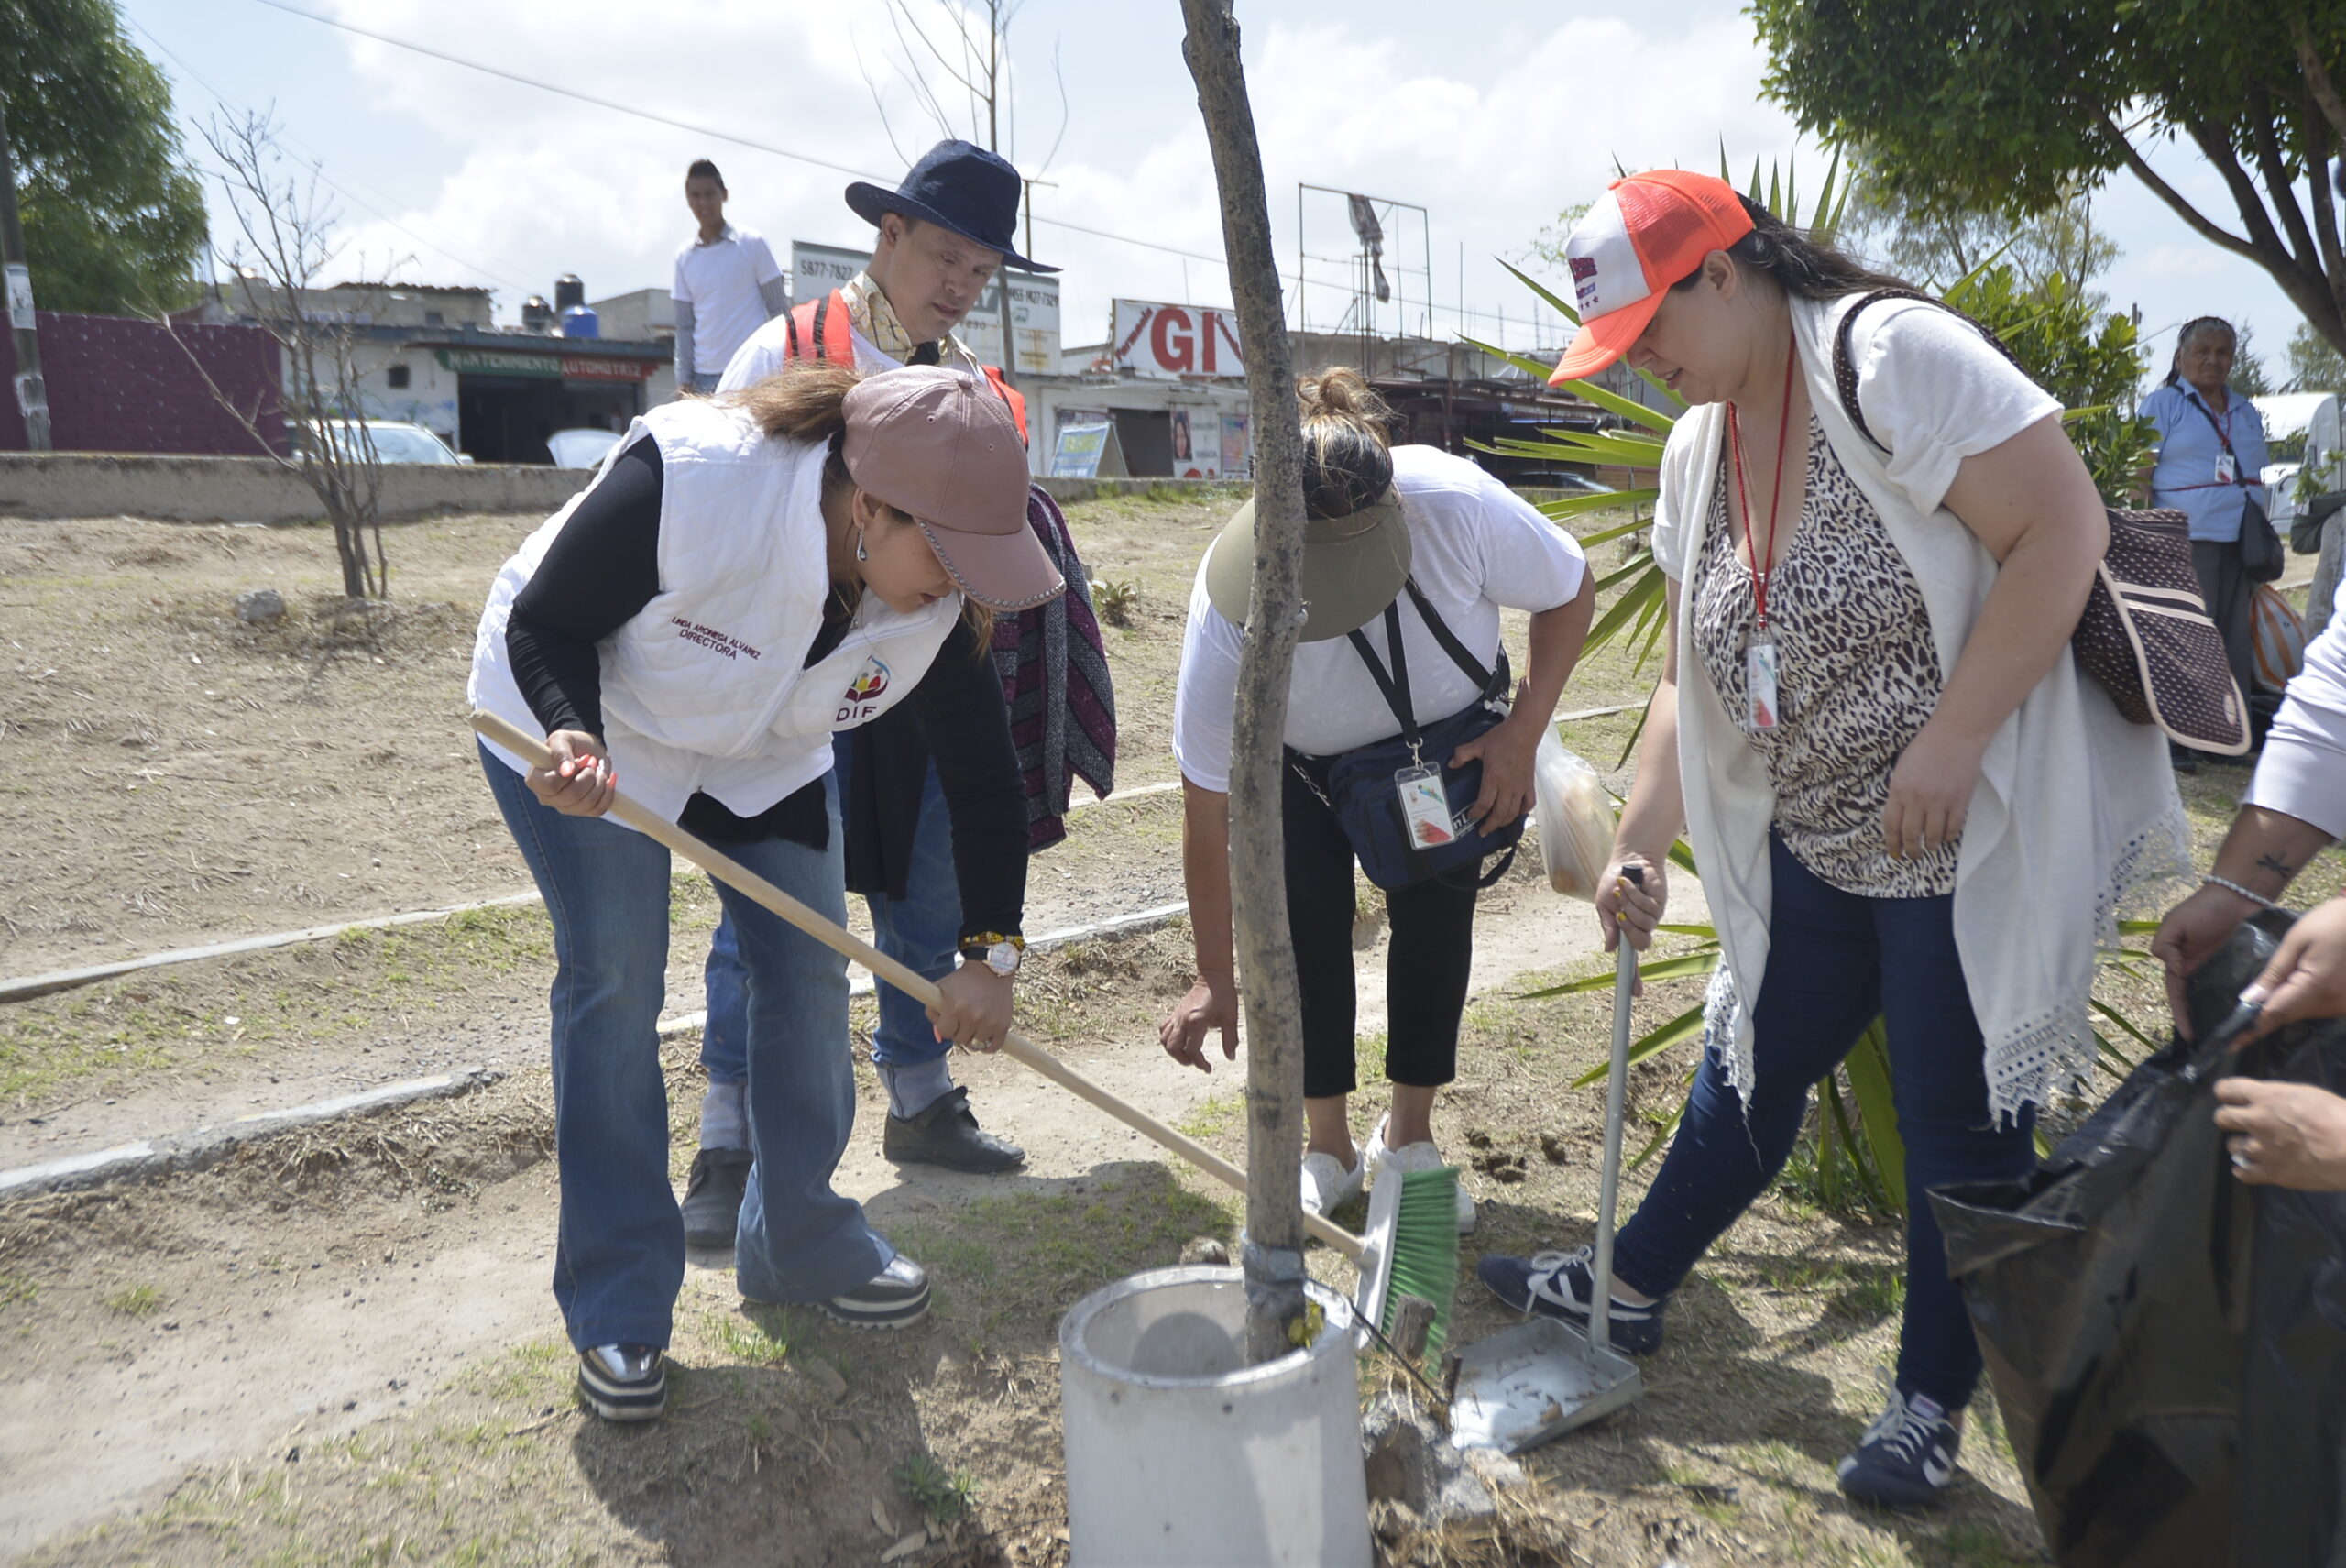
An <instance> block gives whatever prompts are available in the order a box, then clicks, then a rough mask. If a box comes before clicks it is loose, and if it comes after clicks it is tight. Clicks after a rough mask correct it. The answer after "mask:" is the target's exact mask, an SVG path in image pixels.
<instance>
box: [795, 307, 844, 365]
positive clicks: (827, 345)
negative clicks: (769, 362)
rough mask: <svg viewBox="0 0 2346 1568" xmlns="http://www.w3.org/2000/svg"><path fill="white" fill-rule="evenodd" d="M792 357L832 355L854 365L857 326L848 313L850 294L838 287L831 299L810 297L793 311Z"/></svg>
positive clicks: (834, 359)
mask: <svg viewBox="0 0 2346 1568" xmlns="http://www.w3.org/2000/svg"><path fill="white" fill-rule="evenodd" d="M790 357H791V358H793V359H828V360H829V361H830V362H831V363H832V364H834V365H845V366H847V367H850V369H852V368H853V367H854V366H855V326H854V323H852V322H851V321H850V319H849V317H848V313H847V298H846V296H845V295H843V294H841V293H840V292H839V291H838V290H837V289H834V290H832V291H831V292H830V295H829V297H828V299H821V300H809V301H807V302H806V303H805V304H803V305H799V306H797V307H795V308H794V309H793V310H792V311H791V313H790Z"/></svg>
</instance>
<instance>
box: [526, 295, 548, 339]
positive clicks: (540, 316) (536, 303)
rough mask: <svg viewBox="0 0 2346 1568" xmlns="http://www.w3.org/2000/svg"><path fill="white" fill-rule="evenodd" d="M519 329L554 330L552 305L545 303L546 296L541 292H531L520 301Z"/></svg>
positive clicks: (534, 330) (532, 330)
mask: <svg viewBox="0 0 2346 1568" xmlns="http://www.w3.org/2000/svg"><path fill="white" fill-rule="evenodd" d="M521 330H522V331H523V332H552V331H553V330H554V307H553V306H552V305H549V304H547V303H546V297H545V296H544V295H543V294H532V295H531V296H530V297H529V298H528V299H526V300H524V301H522V302H521Z"/></svg>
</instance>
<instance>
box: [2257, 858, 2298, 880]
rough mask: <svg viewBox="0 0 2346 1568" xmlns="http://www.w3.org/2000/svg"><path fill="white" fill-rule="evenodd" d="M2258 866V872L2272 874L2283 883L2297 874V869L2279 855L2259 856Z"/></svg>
mask: <svg viewBox="0 0 2346 1568" xmlns="http://www.w3.org/2000/svg"><path fill="white" fill-rule="evenodd" d="M2256 865H2257V869H2258V870H2260V871H2268V872H2272V873H2273V874H2274V875H2275V876H2276V877H2279V878H2280V879H2281V880H2282V881H2283V882H2286V881H2288V880H2289V879H2290V878H2291V877H2293V876H2295V875H2297V868H2296V867H2294V866H2292V865H2290V864H2289V862H2288V861H2285V860H2283V859H2282V858H2281V857H2280V856H2278V855H2259V856H2258V857H2257V858H2256Z"/></svg>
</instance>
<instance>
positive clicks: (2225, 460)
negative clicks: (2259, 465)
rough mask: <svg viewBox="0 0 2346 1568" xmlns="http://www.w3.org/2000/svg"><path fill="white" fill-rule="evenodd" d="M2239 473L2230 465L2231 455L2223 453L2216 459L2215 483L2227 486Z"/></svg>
mask: <svg viewBox="0 0 2346 1568" xmlns="http://www.w3.org/2000/svg"><path fill="white" fill-rule="evenodd" d="M2239 472H2240V471H2239V470H2238V469H2237V468H2236V467H2234V466H2233V465H2232V455H2231V453H2229V452H2226V453H2223V454H2221V455H2219V456H2218V457H2217V458H2216V483H2218V484H2220V485H2229V484H2231V482H2232V480H2233V479H2235V478H2237V477H2239Z"/></svg>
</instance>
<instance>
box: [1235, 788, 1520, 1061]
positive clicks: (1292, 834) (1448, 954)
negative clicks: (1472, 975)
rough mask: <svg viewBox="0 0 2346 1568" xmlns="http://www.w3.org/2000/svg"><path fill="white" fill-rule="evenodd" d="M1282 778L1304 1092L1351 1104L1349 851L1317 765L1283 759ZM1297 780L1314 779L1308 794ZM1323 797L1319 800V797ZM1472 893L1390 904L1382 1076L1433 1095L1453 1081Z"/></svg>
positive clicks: (1353, 1005) (1421, 894)
mask: <svg viewBox="0 0 2346 1568" xmlns="http://www.w3.org/2000/svg"><path fill="white" fill-rule="evenodd" d="M1286 761H1287V765H1286V766H1285V767H1282V768H1281V769H1280V770H1279V776H1280V778H1281V780H1282V781H1283V784H1282V790H1281V797H1280V808H1281V811H1282V812H1283V814H1284V818H1285V820H1284V824H1283V826H1284V827H1285V828H1286V833H1287V919H1288V935H1289V936H1290V937H1291V938H1293V940H1294V943H1295V969H1296V978H1297V981H1298V987H1299V991H1300V992H1301V1004H1302V1012H1303V1092H1304V1094H1305V1096H1306V1097H1307V1098H1310V1099H1313V1100H1319V1099H1325V1098H1327V1097H1328V1096H1330V1095H1336V1094H1349V1093H1351V1092H1352V1091H1353V1090H1354V1087H1355V1086H1356V1085H1357V1082H1358V1074H1357V1069H1356V1066H1355V1063H1354V1021H1355V1019H1356V1016H1357V1014H1358V1006H1359V1004H1358V999H1357V997H1356V995H1355V993H1354V983H1353V922H1354V916H1355V914H1356V910H1355V908H1354V878H1353V847H1352V842H1351V840H1350V839H1346V838H1345V837H1344V829H1343V824H1342V823H1341V822H1339V821H1338V820H1337V818H1336V813H1335V811H1334V809H1333V808H1332V807H1331V806H1329V805H1328V803H1327V801H1326V800H1324V799H1322V798H1321V792H1322V791H1324V789H1325V788H1326V784H1327V779H1326V774H1325V772H1324V770H1323V769H1321V768H1320V767H1319V766H1318V765H1317V764H1316V760H1315V759H1310V758H1305V757H1300V756H1299V755H1298V754H1297V753H1296V752H1294V751H1288V753H1287V757H1286ZM1302 770H1310V773H1311V775H1312V776H1311V779H1310V782H1307V781H1306V779H1305V777H1304V775H1303V772H1302ZM1315 784H1316V785H1318V786H1319V787H1318V788H1316V789H1315V788H1314V785H1315ZM1475 896H1476V894H1475V890H1474V889H1473V888H1471V887H1466V888H1461V887H1453V886H1451V885H1449V884H1448V883H1442V882H1431V881H1429V882H1421V883H1418V884H1417V885H1416V886H1414V887H1407V888H1401V889H1398V890H1396V891H1390V892H1387V894H1385V907H1386V914H1387V918H1388V920H1389V921H1390V922H1391V925H1392V940H1391V942H1390V944H1389V946H1388V948H1387V964H1386V973H1385V998H1386V1047H1385V1076H1386V1077H1387V1079H1388V1080H1391V1081H1392V1082H1395V1083H1403V1084H1409V1085H1411V1086H1413V1087H1420V1088H1429V1089H1431V1088H1437V1087H1439V1086H1441V1085H1442V1084H1445V1083H1448V1082H1449V1081H1450V1080H1452V1079H1453V1078H1455V1077H1457V1076H1458V1022H1459V1019H1460V1017H1461V1015H1463V1014H1464V1012H1465V1010H1466V981H1467V975H1468V971H1469V970H1471V969H1472V968H1473V966H1474V900H1475Z"/></svg>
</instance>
